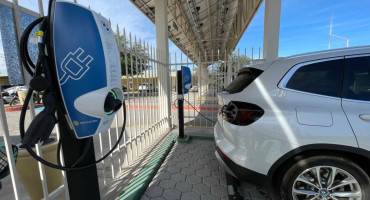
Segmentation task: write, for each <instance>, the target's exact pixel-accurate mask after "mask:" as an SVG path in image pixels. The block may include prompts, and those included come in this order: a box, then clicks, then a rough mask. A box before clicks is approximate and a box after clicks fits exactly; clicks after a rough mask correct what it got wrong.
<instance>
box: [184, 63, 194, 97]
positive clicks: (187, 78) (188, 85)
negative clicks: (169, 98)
mask: <svg viewBox="0 0 370 200" xmlns="http://www.w3.org/2000/svg"><path fill="white" fill-rule="evenodd" d="M181 70H182V88H183V91H184V94H187V93H189V90H190V89H191V88H192V87H193V86H192V84H191V83H192V82H191V71H190V68H189V67H186V66H181Z"/></svg>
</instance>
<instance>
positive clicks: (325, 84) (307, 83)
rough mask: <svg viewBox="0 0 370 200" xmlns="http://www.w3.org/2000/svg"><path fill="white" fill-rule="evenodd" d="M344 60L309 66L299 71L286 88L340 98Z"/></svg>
mask: <svg viewBox="0 0 370 200" xmlns="http://www.w3.org/2000/svg"><path fill="white" fill-rule="evenodd" d="M342 63H343V59H337V60H330V61H324V62H318V63H313V64H308V65H304V66H302V67H300V68H299V69H297V70H296V71H295V72H294V74H293V75H292V77H291V78H290V79H289V81H288V82H287V84H286V87H287V88H289V89H293V90H299V91H302V92H309V93H314V94H320V95H325V96H332V97H339V96H340V85H341V74H342Z"/></svg>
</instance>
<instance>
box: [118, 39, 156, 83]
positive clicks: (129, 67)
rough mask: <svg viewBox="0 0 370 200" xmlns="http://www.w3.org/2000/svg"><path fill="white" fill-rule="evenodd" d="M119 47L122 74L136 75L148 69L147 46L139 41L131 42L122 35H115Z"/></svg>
mask: <svg viewBox="0 0 370 200" xmlns="http://www.w3.org/2000/svg"><path fill="white" fill-rule="evenodd" d="M116 39H117V41H119V42H118V45H119V49H120V59H121V71H122V76H131V75H138V74H141V73H143V72H144V71H145V70H149V68H150V65H149V60H148V48H147V47H146V48H144V46H143V45H142V44H140V43H132V44H131V45H130V42H129V41H128V39H127V38H126V39H125V38H124V37H123V36H119V40H118V36H117V35H116Z"/></svg>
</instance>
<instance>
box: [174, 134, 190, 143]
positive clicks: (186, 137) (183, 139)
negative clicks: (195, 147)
mask: <svg viewBox="0 0 370 200" xmlns="http://www.w3.org/2000/svg"><path fill="white" fill-rule="evenodd" d="M189 141H190V137H189V136H188V135H184V137H183V138H180V137H177V138H176V142H177V143H185V144H188V143H189Z"/></svg>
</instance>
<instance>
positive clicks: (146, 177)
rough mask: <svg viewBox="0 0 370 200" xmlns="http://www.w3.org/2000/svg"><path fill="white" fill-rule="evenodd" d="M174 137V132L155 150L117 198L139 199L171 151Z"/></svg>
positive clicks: (122, 199)
mask: <svg viewBox="0 0 370 200" xmlns="http://www.w3.org/2000/svg"><path fill="white" fill-rule="evenodd" d="M176 137H177V135H176V134H172V135H171V136H169V137H168V138H167V139H166V141H165V142H164V143H163V144H162V146H161V147H160V148H159V149H158V150H157V152H155V154H154V156H153V157H152V158H151V159H150V160H149V162H148V163H147V164H146V165H145V166H144V168H143V169H142V170H141V171H140V173H139V175H138V176H137V177H135V179H134V181H132V182H131V183H130V185H129V186H128V187H127V188H126V190H125V191H124V193H123V194H122V195H121V196H120V197H118V199H119V200H139V199H140V198H141V196H142V195H143V194H144V193H145V191H146V189H147V188H148V186H149V183H150V182H151V181H152V179H153V177H154V176H155V175H156V173H157V171H158V169H159V167H160V166H161V165H162V163H163V161H164V159H165V158H166V156H167V155H168V153H169V152H170V151H171V149H172V147H173V145H174V143H175V142H174V140H175V138H176Z"/></svg>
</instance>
